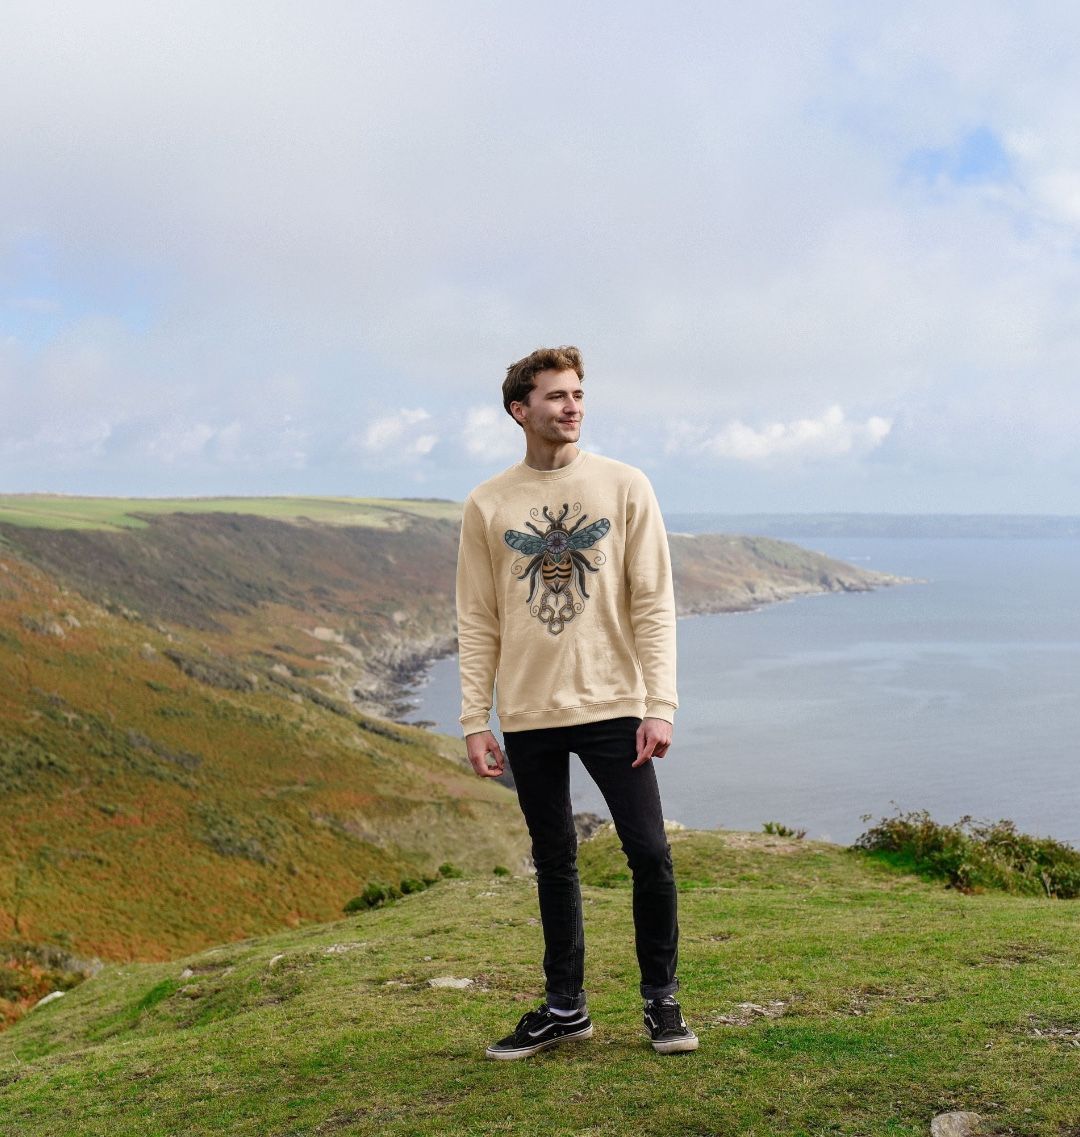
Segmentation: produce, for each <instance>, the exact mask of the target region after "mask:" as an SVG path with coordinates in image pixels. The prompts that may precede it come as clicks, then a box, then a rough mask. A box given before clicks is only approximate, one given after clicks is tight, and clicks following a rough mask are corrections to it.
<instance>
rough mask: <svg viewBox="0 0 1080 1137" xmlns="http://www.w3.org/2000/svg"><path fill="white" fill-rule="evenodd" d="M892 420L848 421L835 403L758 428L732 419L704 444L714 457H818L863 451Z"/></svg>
mask: <svg viewBox="0 0 1080 1137" xmlns="http://www.w3.org/2000/svg"><path fill="white" fill-rule="evenodd" d="M891 429H892V423H891V422H890V421H889V420H888V419H885V418H881V417H880V416H878V415H873V416H871V417H870V418H868V419H867V420H866V421H865V422H862V423H858V422H852V421H850V420H849V419H847V418H846V417H845V415H844V411H843V408H842V407H841V406H839V405H838V404H834V405H833V406H831V407H829V408H828V410H826V411H825V412H824V413H823V414H822V415H820V416H819V417H818V418H816V419H809V418H801V419H795V420H793V421H792V422H786V423H785V422H771V423H767V424H766V425H765V426H763V427H761V428H760V429H755V428H754V427H752V426H747V425H746V424H745V423H743V422H740V421H739V420H738V419H736V420H735V421H733V422H730V423H728V425H727V426H725V427H724V428H723V429H722V430H720V431H719V432H718V433H717V434H715V435H713V436H712V437H711V438H710V439H708V440H707V441H706V443H705V448H706V449H707V450H708V451H710V452H711V453H713V454H715V455H716V456H717V457H718V458H731V459H734V460H735V461H739V462H763V461H767V460H769V459H772V458H784V459H798V460H811V461H813V460H820V459H829V458H839V457H845V456H848V455H857V454H865V453H867V452H869V451H870V450H873V449H874V448H875V447H877V446H880V445H881V443H882V442H883V441H884V439H885V437H886V436H887V435H888V433H889V431H890V430H891Z"/></svg>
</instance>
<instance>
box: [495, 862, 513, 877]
mask: <svg viewBox="0 0 1080 1137" xmlns="http://www.w3.org/2000/svg"><path fill="white" fill-rule="evenodd" d="M491 871H492V872H493V873H494V874H495V875H496V876H509V875H510V870H509V869H508V868H507V867H506V865H496V866H495V867H494V868H493V869H492V870H491Z"/></svg>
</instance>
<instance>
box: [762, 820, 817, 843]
mask: <svg viewBox="0 0 1080 1137" xmlns="http://www.w3.org/2000/svg"><path fill="white" fill-rule="evenodd" d="M761 830H762V832H763V833H772V834H773V835H774V836H776V837H794V838H795V840H796V841H801V840H802V839H803V838H804V837H805V836H806V830H805V829H791V828H789V827H788V826H787V825H781V824H780V822H779V821H766V822H765V824H764V825H763V826H762V827H761Z"/></svg>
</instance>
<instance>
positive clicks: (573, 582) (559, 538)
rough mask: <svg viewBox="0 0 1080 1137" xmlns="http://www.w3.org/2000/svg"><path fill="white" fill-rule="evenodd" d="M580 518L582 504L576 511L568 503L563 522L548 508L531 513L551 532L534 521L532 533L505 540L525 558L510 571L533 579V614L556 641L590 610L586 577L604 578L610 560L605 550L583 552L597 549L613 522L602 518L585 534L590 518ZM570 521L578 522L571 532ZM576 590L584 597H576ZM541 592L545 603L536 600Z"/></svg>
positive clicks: (511, 533)
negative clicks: (579, 615) (598, 575)
mask: <svg viewBox="0 0 1080 1137" xmlns="http://www.w3.org/2000/svg"><path fill="white" fill-rule="evenodd" d="M579 513H581V504H580V503H579V502H575V503H574V508H573V510H571V508H570V506H569V504H568V503H566V502H564V503H563V507H562V512H561V513H560V514H559V516H558V517H553V516H552V515H551V511H550V510H549V509H548V507H547V506H546V505H545V506H544V508H543V510H542V511H541V510H538V509H530V510H529V516H530V517H532V518H533V520H535V521H539V520H540V518H541V514H542V516H543V519H544V520H545V521H547V523H548V525H547V528H546V529H543V530H541V529H540V528H539V527H538V526H536V525H534V524H533V523H532V522H531V521H526V522H525V526H526V528H528V529H531V530H532V533H519V532H518V531H517V530H516V529H507V531H506V532H505V533H504V534H503V540H504V541H506V543H507V544H508V545H509V546H510V548H511V549H514V550H515V551H516V552H519V553H521V554H523V555H522V556H520V557H518V558H517V560H515V561H514V563H513V564H512V565H511V566H510V571H511V572H512V573H513V574H514V576H516V577H517V579H518V580H525V579H526V578H527V579H528V581H529V599H528V601H527V603H528V605H529V611H530V612H531V613H532V614H533V615H534V616H535V617H536V618H537V619H538V620H539V621H540V623H541V624H544V625H545V626H546V627H547V630H548V631H549V632H550V633H551V634H552V635H553V636H557V635H558V634H559V633H560V632H561V631H562V630H563V628H564V627H566V625H567V624H568V623H569V622H570V621H571V620H572V619H573V618H574V617H575V616H576V615H577V613H579V612H581V611H583V610H584V608H585V601H586V600H587V599H588V598H589V593H588V591H587V590H586V588H585V580H586V576H585V574H586V573H590V572H599V571H600V566H601V565H602V564H603V563H604V562H605V561H606V560H607V557H605V556H604V554H603V552H601V551H600V550H599V549H597V550H596V551H595V552H593V553H590V554H589V556H586V555H585V553H584V551H583V550H585V549H591V548H592V547H593V545H595V544H596V542H597V541H599V540H602V539H603V538H604V537H606V536H607V532H608V530H609V529H610V528H611V522H610V521H608V519H607V518H606V517H601V518H600V520H599V521H594V522H593V523H592V524H591V525H586V526H585V528H584V529H582V528H581V525H582V523H583V522H585V521H587V520H588V515H587V514H581V516H580V517H577V515H578V514H579ZM568 516H569V518H571V519H573V518H574V517H577V520H576V521H574V522H573V524H572V525H569V527H568V524H569V523H568V520H567V518H568ZM533 534H535V536H534V535H533ZM526 557H528V558H529V560H526V559H525V558H526ZM575 588H576V589H577V593H578V595H575V592H574V590H575ZM538 590H540V599H539V600H536V599H535V598H536V594H537V591H538Z"/></svg>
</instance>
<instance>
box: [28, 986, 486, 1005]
mask: <svg viewBox="0 0 1080 1137" xmlns="http://www.w3.org/2000/svg"><path fill="white" fill-rule="evenodd" d="M468 982H469V983H471V982H472V980H471V979H470V980H468ZM63 997H64V992H63V991H50V992H49V993H48V994H47V995H45V996H43V997H42V998H40V999H38V1001H37V1002H36V1003H35V1004H34V1005H33V1007H31V1008H30V1009H31V1010H37V1008H38V1007H43V1006H45V1004H46V1003H51V1002H53V1000H54V999H62V998H63Z"/></svg>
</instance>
